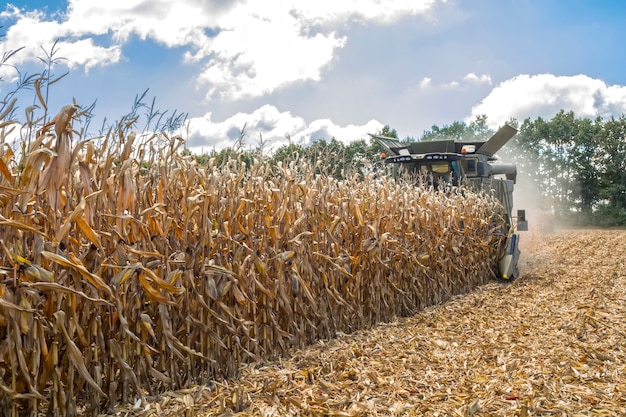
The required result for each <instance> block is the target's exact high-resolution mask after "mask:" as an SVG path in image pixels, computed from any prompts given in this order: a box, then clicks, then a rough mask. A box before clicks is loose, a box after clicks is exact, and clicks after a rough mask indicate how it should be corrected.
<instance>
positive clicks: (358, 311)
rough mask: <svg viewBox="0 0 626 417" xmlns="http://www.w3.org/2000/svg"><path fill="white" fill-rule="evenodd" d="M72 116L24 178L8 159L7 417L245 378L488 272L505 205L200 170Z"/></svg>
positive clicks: (47, 137)
mask: <svg viewBox="0 0 626 417" xmlns="http://www.w3.org/2000/svg"><path fill="white" fill-rule="evenodd" d="M75 111H76V108H75V107H71V106H70V107H66V108H64V109H63V110H62V111H61V112H60V113H59V115H58V116H57V117H56V118H55V119H54V120H53V122H51V123H49V124H48V125H46V126H43V127H42V128H41V129H40V130H39V132H38V136H37V137H36V139H35V140H33V141H32V142H31V143H30V147H29V148H28V149H26V150H25V157H24V159H23V164H22V165H21V166H19V167H18V166H17V164H16V157H15V156H14V155H13V153H12V151H11V148H10V147H9V146H8V145H6V144H4V143H3V144H2V147H1V150H0V152H1V153H0V161H1V162H0V174H1V175H0V225H1V228H0V245H1V247H0V259H1V260H2V263H1V265H2V269H1V270H0V278H1V284H0V409H1V410H2V412H0V415H13V416H16V415H21V414H24V413H28V412H35V410H42V409H44V410H46V409H47V410H48V411H49V414H50V415H76V414H92V415H93V414H97V413H98V412H101V411H107V410H108V411H111V410H113V407H114V405H115V404H116V403H128V402H135V401H137V400H142V399H144V397H145V396H146V395H154V394H157V393H161V392H164V391H166V390H171V389H179V388H181V387H185V386H191V385H192V384H196V383H198V384H202V383H207V382H208V381H212V380H221V379H223V378H227V377H232V376H234V375H236V374H237V371H238V370H239V369H240V367H241V366H242V364H244V363H251V362H254V363H258V362H261V361H263V360H267V359H271V358H276V357H279V356H281V355H284V354H287V353H289V352H290V351H291V350H292V349H293V348H299V347H303V346H305V345H308V344H310V343H312V342H315V341H317V340H319V339H322V338H331V337H334V336H335V335H337V334H338V333H349V332H352V331H354V330H356V329H361V328H367V327H370V326H372V325H373V324H375V323H377V322H380V321H388V320H391V319H393V318H394V317H396V316H398V315H407V314H411V313H413V312H415V311H417V310H419V309H421V308H423V307H424V306H427V305H431V304H434V303H439V302H441V301H442V300H445V299H448V298H449V297H451V296H452V295H454V294H457V293H460V292H465V291H467V290H469V289H470V288H472V287H474V286H476V285H478V284H482V283H484V282H485V281H486V280H487V279H489V277H490V274H491V269H492V267H493V265H494V263H495V262H494V255H495V247H497V242H495V240H497V237H495V236H494V234H495V232H494V229H493V228H492V225H491V223H490V221H489V219H490V216H491V213H493V210H494V206H495V205H496V202H495V201H494V200H493V199H492V198H489V197H486V196H479V195H476V194H472V193H469V192H467V191H464V192H463V193H461V192H459V191H452V192H449V193H442V192H434V191H432V190H431V191H428V190H425V189H424V188H420V187H412V186H407V185H402V184H400V183H396V182H394V181H392V180H389V179H386V178H380V179H373V178H369V179H366V180H365V181H357V180H356V179H355V180H347V181H341V182H339V181H336V180H334V179H332V178H328V177H326V176H322V175H316V174H315V169H314V167H309V166H306V165H302V166H299V165H298V164H296V163H292V164H291V165H289V166H279V167H278V168H272V167H270V166H269V165H267V164H263V163H256V164H254V165H253V166H252V167H251V168H250V169H246V167H245V166H244V165H243V164H241V163H238V162H237V161H231V162H229V163H227V164H225V165H223V166H219V167H218V166H215V164H214V162H213V161H211V162H210V163H209V165H208V166H206V167H203V166H199V165H198V164H197V163H196V162H195V160H194V159H192V158H190V157H186V158H185V157H182V156H180V154H179V153H178V152H177V147H178V145H180V141H179V140H178V139H177V138H168V137H166V136H162V137H149V138H143V137H137V136H136V135H134V134H132V133H131V134H129V133H128V132H127V126H122V125H121V126H119V128H118V129H117V130H115V131H112V132H110V133H109V135H107V136H106V137H104V138H99V139H93V140H85V141H77V140H75V139H74V138H73V135H74V133H73V131H72V126H71V122H72V117H73V115H74V113H75ZM157 139H158V140H157ZM163 140H165V141H166V146H164V147H161V148H159V147H158V146H157V144H158V143H160V142H162V141H163Z"/></svg>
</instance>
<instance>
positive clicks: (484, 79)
mask: <svg viewBox="0 0 626 417" xmlns="http://www.w3.org/2000/svg"><path fill="white" fill-rule="evenodd" d="M463 80H464V81H468V82H471V83H476V84H483V83H484V84H489V85H491V76H490V75H489V74H483V75H480V76H478V75H476V74H474V73H473V72H470V73H469V74H467V75H466V76H465V77H463Z"/></svg>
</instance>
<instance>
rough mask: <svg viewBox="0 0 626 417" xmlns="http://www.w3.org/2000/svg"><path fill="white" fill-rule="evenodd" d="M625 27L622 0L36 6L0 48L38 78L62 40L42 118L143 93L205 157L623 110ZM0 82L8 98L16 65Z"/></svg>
mask: <svg viewBox="0 0 626 417" xmlns="http://www.w3.org/2000/svg"><path fill="white" fill-rule="evenodd" d="M624 21H626V2H623V1H619V0H607V1H602V2H597V1H596V2H594V1H590V0H587V1H582V0H568V1H565V0H560V1H557V0H447V1H446V0H379V1H375V0H342V1H337V0H318V1H315V2H312V1H309V2H304V1H300V2H298V1H294V0H291V1H289V0H272V1H269V0H265V1H260V0H256V1H244V0H186V1H182V0H181V1H177V0H110V1H107V2H106V3H101V2H94V1H91V0H70V1H62V2H55V1H34V0H32V1H13V2H10V3H9V4H8V5H7V6H6V7H5V8H4V9H3V10H1V11H0V24H1V25H2V26H3V28H2V29H1V33H3V34H4V36H3V38H2V39H1V40H0V49H2V51H3V52H5V51H9V50H14V49H17V48H19V47H25V48H24V49H23V50H21V51H20V52H19V54H16V55H15V56H14V57H13V60H12V62H11V64H13V65H14V66H15V67H17V68H18V69H19V70H20V71H21V72H22V73H36V72H39V71H41V70H42V67H41V63H40V62H39V61H38V59H37V58H38V57H40V56H41V55H42V48H43V49H46V50H49V48H50V47H51V45H52V43H53V42H54V41H55V40H58V44H57V45H58V48H59V51H58V55H57V56H58V57H63V58H64V60H63V61H60V62H59V63H58V64H57V65H56V66H55V67H54V68H53V72H54V73H56V74H61V73H63V72H65V71H67V70H68V69H69V70H70V74H69V75H68V76H67V77H66V78H65V79H64V80H62V81H61V82H59V83H57V84H56V85H54V86H53V88H52V91H51V99H50V107H51V111H53V112H54V111H55V110H54V109H55V108H56V109H60V108H61V107H62V106H63V105H65V104H68V103H71V102H72V99H73V98H75V99H76V101H77V102H78V103H79V104H81V105H89V104H91V103H92V102H93V101H94V100H97V106H96V109H95V115H96V119H95V121H94V125H98V121H101V120H102V119H103V118H104V117H106V118H107V119H108V120H110V121H113V120H117V119H119V118H120V117H121V116H123V115H124V114H125V113H127V112H128V110H129V109H130V107H131V105H132V103H133V99H134V97H135V96H136V95H137V94H140V93H142V92H143V91H145V90H146V89H149V93H148V98H149V99H151V98H152V97H153V96H154V97H156V103H157V107H158V108H159V109H161V110H168V111H169V112H172V111H174V110H176V111H178V112H185V113H188V114H189V118H188V121H189V124H188V126H187V129H186V131H185V135H184V136H186V138H187V139H188V143H189V145H190V146H191V147H192V149H193V150H195V151H197V152H200V151H203V150H204V151H206V150H209V149H221V148H223V147H226V146H231V145H232V144H233V137H234V136H235V134H236V132H237V131H238V130H239V129H241V128H242V127H243V126H244V124H245V126H246V134H247V136H246V138H247V143H248V144H249V145H250V146H255V145H256V142H257V140H258V138H259V135H262V136H263V138H264V139H265V140H267V141H269V144H270V147H272V148H276V147H278V146H280V145H281V144H284V143H286V141H287V139H286V137H287V136H289V137H290V138H291V139H292V140H294V141H298V142H301V143H304V144H306V143H310V142H311V141H312V140H315V139H318V138H320V137H328V138H329V137H332V136H334V137H336V138H337V139H340V140H342V141H344V142H349V141H351V140H355V139H359V138H367V133H368V132H376V131H378V130H379V129H380V128H381V127H382V126H383V125H385V124H389V125H390V126H392V127H394V128H395V129H397V131H398V133H399V134H400V136H413V137H419V136H420V135H421V134H422V132H423V131H424V130H425V129H429V128H430V127H431V126H432V125H433V124H437V125H439V126H441V125H445V124H450V123H452V122H454V121H457V120H463V121H470V120H472V119H473V118H474V117H475V116H476V115H478V114H486V115H487V118H488V121H489V122H490V124H491V125H492V126H493V127H497V126H499V125H501V124H503V123H504V122H506V121H507V120H509V119H510V118H512V117H514V118H516V119H518V120H520V121H521V120H523V119H525V118H527V117H530V118H535V117H539V116H541V117H545V118H550V117H552V116H553V115H554V114H555V113H556V112H557V111H559V110H560V109H564V110H573V111H574V112H575V113H576V114H577V115H579V116H581V117H596V116H602V117H605V118H606V117H610V116H615V117H619V116H621V115H622V114H624V113H626V111H625V109H626V72H624V70H623V69H624V68H626V54H624V53H623V39H626V28H625V27H626V25H624ZM0 76H1V77H2V79H3V82H1V83H0V94H2V95H4V94H6V93H7V92H8V91H10V90H11V88H12V87H13V86H14V85H15V77H16V73H15V71H14V70H13V69H12V68H11V67H9V66H5V67H1V68H0ZM30 99H32V94H31V97H30ZM23 106H24V107H25V106H26V104H24V105H23ZM140 127H143V125H141V126H140Z"/></svg>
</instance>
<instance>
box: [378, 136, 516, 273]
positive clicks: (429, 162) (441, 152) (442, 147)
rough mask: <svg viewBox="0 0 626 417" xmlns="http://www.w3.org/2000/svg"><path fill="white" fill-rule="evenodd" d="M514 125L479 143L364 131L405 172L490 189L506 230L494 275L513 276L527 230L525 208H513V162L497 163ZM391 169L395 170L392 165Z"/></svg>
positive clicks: (387, 159)
mask: <svg viewBox="0 0 626 417" xmlns="http://www.w3.org/2000/svg"><path fill="white" fill-rule="evenodd" d="M516 133H517V130H516V129H514V128H512V127H510V126H508V125H504V126H503V127H502V128H500V130H498V131H497V132H496V134H495V135H493V136H492V137H491V138H490V139H489V140H487V141H484V142H456V141H454V140H441V141H428V142H401V141H399V140H398V139H395V138H389V137H386V136H379V135H370V136H372V138H373V139H375V140H376V141H377V142H378V143H379V144H380V145H381V146H382V147H383V148H384V149H385V151H386V153H384V154H383V155H382V157H383V158H384V160H385V162H386V163H389V164H401V165H402V166H403V167H405V168H407V170H408V172H409V173H411V174H422V175H424V176H426V177H427V178H429V179H430V180H431V181H432V183H433V184H451V185H453V186H457V185H466V186H468V187H469V188H470V189H473V190H475V191H484V192H486V193H490V194H491V193H493V195H494V196H495V197H496V198H497V199H498V200H499V201H500V203H501V204H502V209H503V210H504V211H503V212H502V213H496V214H502V215H501V216H496V218H498V219H501V220H499V222H500V223H501V224H499V225H498V226H502V228H501V230H503V231H504V233H506V236H504V239H502V246H501V248H500V251H499V253H498V259H497V265H495V270H496V271H497V273H496V275H497V276H498V277H499V278H501V279H504V280H513V279H515V278H517V277H518V275H519V270H518V267H517V262H518V260H519V256H520V250H519V234H518V233H517V231H525V230H528V222H527V221H526V213H525V211H524V210H518V211H517V216H516V217H514V216H513V214H512V212H513V187H514V184H515V181H516V177H517V168H516V166H515V165H513V164H505V163H501V162H499V160H498V158H497V157H496V156H495V153H496V152H497V151H499V150H500V149H501V148H502V147H503V146H504V145H505V144H506V143H507V142H508V141H509V140H510V139H511V138H512V137H513V136H515V134H516ZM394 171H397V170H394Z"/></svg>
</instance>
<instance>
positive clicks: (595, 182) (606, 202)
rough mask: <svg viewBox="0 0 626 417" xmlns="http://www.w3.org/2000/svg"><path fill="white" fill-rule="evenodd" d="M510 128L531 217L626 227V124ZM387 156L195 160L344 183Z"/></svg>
mask: <svg viewBox="0 0 626 417" xmlns="http://www.w3.org/2000/svg"><path fill="white" fill-rule="evenodd" d="M507 124H509V125H511V126H513V127H515V128H516V129H518V134H517V135H516V136H515V137H514V138H513V139H512V140H511V141H510V142H509V143H508V144H507V145H505V146H504V147H503V148H502V149H501V150H500V152H499V155H498V156H499V157H500V158H501V159H502V160H503V161H505V162H511V163H515V164H516V165H517V167H518V181H519V182H523V183H524V185H521V184H520V186H521V187H525V188H526V189H529V188H530V190H531V192H532V193H533V194H534V195H535V196H540V198H539V199H536V200H538V201H539V203H538V204H533V207H529V209H540V210H550V211H552V212H553V213H554V215H555V220H556V221H557V222H562V223H567V224H573V225H580V226H604V227H612V226H623V225H626V116H623V115H622V116H621V117H619V118H616V117H611V118H609V119H603V118H601V117H598V118H595V119H593V120H592V119H589V118H581V117H577V116H576V115H575V114H574V113H573V112H571V111H569V112H566V111H564V110H561V111H560V112H559V113H557V114H556V115H555V116H554V117H552V118H551V119H544V118H541V117H537V118H535V119H531V118H527V119H526V120H524V121H523V122H521V123H519V122H518V121H517V120H515V119H511V120H509V121H508V122H507ZM375 133H377V134H380V135H384V136H389V137H395V138H398V134H397V132H396V130H395V129H393V128H391V127H390V126H385V127H384V128H383V129H382V130H381V131H380V132H375ZM494 133H495V132H494V130H493V129H490V128H489V127H488V124H487V117H486V116H484V115H480V116H477V117H476V118H475V119H474V120H473V121H471V122H469V123H465V122H461V121H455V122H453V123H451V124H449V125H443V126H437V125H434V126H432V127H431V129H430V130H426V131H424V132H423V134H422V135H421V136H420V137H419V138H418V139H414V138H412V137H405V138H403V139H401V140H402V141H414V140H418V141H429V140H442V139H454V140H457V141H480V140H486V139H488V138H489V137H490V136H491V135H493V134H494ZM381 151H382V149H381V148H380V147H379V145H378V144H377V143H376V142H375V141H372V140H364V139H360V140H356V141H353V142H350V143H348V144H344V143H343V142H341V141H339V140H337V139H335V138H330V139H329V140H318V141H315V142H313V143H312V144H310V145H307V146H305V145H302V144H294V143H288V144H286V145H283V146H280V147H279V148H277V149H275V150H274V151H273V152H272V153H271V154H269V155H268V154H267V153H266V152H263V149H262V148H260V147H257V148H255V149H250V150H248V151H240V150H235V149H233V148H226V149H223V150H221V151H213V152H211V153H209V154H206V155H196V156H195V157H196V159H198V161H199V162H200V163H204V162H206V161H208V159H209V158H215V159H216V160H217V161H218V162H222V161H226V160H228V159H230V158H232V157H237V158H239V159H243V160H244V161H247V162H249V163H251V162H252V161H253V160H254V159H256V158H260V157H263V158H266V159H269V161H270V163H273V164H278V163H281V162H282V163H289V162H290V161H293V160H304V161H307V162H309V163H311V164H314V165H316V166H318V169H319V170H320V172H323V173H325V174H327V175H332V176H335V177H337V178H345V177H346V176H347V175H352V174H354V173H356V174H358V175H366V174H367V173H368V172H371V171H372V170H373V169H374V168H375V167H376V166H378V165H380V163H381V157H380V154H381Z"/></svg>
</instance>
